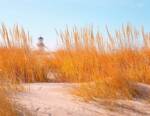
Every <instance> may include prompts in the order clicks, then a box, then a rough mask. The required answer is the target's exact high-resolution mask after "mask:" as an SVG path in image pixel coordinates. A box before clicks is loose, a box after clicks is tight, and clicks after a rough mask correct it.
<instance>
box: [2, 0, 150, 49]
mask: <svg viewBox="0 0 150 116" xmlns="http://www.w3.org/2000/svg"><path fill="white" fill-rule="evenodd" d="M2 22H4V23H6V24H7V25H8V26H12V25H13V24H15V23H18V24H20V25H22V26H23V27H24V28H25V29H26V30H28V31H29V32H30V34H31V35H32V37H33V39H34V41H35V40H36V38H37V37H38V36H43V37H44V38H45V39H46V40H45V41H46V44H47V46H48V47H49V48H51V49H52V48H54V46H55V45H56V37H57V36H56V34H55V29H64V28H65V26H66V25H68V26H73V25H77V26H80V27H81V26H85V25H89V24H93V25H94V26H95V27H98V26H99V27H100V28H101V30H103V29H104V27H105V25H106V24H107V25H108V26H109V27H111V28H113V29H116V28H119V26H121V24H122V23H127V22H130V23H132V24H133V25H135V26H140V25H144V26H145V29H146V30H147V31H150V0H0V23H2Z"/></svg>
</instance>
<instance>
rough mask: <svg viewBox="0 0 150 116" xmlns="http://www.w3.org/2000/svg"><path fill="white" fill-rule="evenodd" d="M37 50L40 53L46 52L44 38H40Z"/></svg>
mask: <svg viewBox="0 0 150 116" xmlns="http://www.w3.org/2000/svg"><path fill="white" fill-rule="evenodd" d="M37 48H38V50H39V51H45V48H46V47H45V44H44V38H43V37H39V38H38V43H37Z"/></svg>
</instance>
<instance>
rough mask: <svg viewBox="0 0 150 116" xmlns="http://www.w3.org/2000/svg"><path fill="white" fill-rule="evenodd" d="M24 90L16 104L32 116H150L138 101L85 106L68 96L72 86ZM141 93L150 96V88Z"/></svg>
mask: <svg viewBox="0 0 150 116" xmlns="http://www.w3.org/2000/svg"><path fill="white" fill-rule="evenodd" d="M24 86H25V87H26V88H28V91H27V92H20V93H19V94H17V95H16V97H15V101H16V102H17V103H18V104H20V105H21V106H23V107H25V108H27V109H28V110H29V111H31V112H32V113H34V115H35V116H150V103H147V102H146V101H144V100H141V99H139V100H134V101H129V100H117V101H114V103H110V102H105V101H101V102H100V103H97V104H96V103H94V102H93V103H86V102H83V101H80V100H79V98H78V97H75V96H73V95H71V94H70V89H71V88H72V86H73V85H71V84H64V83H35V84H25V85H24ZM139 86H141V87H142V88H144V87H145V86H144V85H138V87H139ZM141 87H140V91H141V90H142V89H141ZM138 89H139V88H138ZM144 90H146V92H150V87H149V86H146V89H143V90H142V91H144Z"/></svg>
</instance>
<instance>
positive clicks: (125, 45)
mask: <svg viewBox="0 0 150 116" xmlns="http://www.w3.org/2000/svg"><path fill="white" fill-rule="evenodd" d="M106 32H107V36H106V35H105V36H103V35H102V34H101V33H100V32H94V31H93V28H92V27H86V28H82V29H78V28H77V27H75V28H73V29H72V30H69V29H66V31H64V32H60V33H59V35H60V38H61V41H60V43H61V46H62V48H60V49H59V50H58V51H56V53H55V58H54V59H53V60H52V61H51V63H52V67H53V69H55V71H56V72H57V73H59V75H60V78H61V79H62V81H69V82H86V83H84V84H81V87H80V89H79V90H78V92H77V94H80V95H81V96H84V97H87V98H93V99H94V98H99V97H100V98H132V97H133V96H134V95H135V94H136V92H135V90H134V89H133V87H132V83H134V82H143V83H148V84H149V83H150V56H149V55H150V49H149V47H150V46H149V45H150V33H146V32H144V28H140V29H139V30H137V29H135V28H134V27H133V26H132V25H130V24H128V25H123V26H122V28H121V29H120V30H119V31H116V32H115V33H110V32H109V29H108V28H107V27H106Z"/></svg>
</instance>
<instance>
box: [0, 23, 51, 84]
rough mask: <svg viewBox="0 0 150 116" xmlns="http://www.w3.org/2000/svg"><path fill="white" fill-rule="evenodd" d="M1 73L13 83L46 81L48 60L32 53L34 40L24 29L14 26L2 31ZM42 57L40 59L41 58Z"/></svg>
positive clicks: (3, 27) (3, 28)
mask: <svg viewBox="0 0 150 116" xmlns="http://www.w3.org/2000/svg"><path fill="white" fill-rule="evenodd" d="M0 32H1V33H0V34H1V46H0V71H1V77H4V78H9V79H10V80H11V81H13V82H36V81H46V72H47V71H48V67H49V66H48V63H47V58H46V57H42V55H41V54H44V53H38V52H34V51H32V49H31V48H32V39H31V37H30V35H29V33H27V32H26V31H25V30H24V29H23V28H21V27H20V26H18V25H14V27H13V28H7V27H6V26H5V25H4V24H3V25H2V26H1V29H0ZM39 56H40V57H39Z"/></svg>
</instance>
